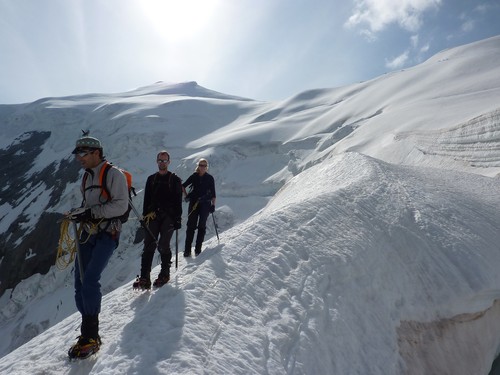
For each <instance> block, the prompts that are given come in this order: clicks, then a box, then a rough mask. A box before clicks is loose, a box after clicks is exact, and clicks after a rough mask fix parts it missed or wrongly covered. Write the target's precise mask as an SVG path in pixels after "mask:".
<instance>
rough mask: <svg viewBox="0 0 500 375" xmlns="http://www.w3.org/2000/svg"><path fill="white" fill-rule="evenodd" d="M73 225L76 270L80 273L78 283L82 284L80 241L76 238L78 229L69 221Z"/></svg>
mask: <svg viewBox="0 0 500 375" xmlns="http://www.w3.org/2000/svg"><path fill="white" fill-rule="evenodd" d="M71 222H72V223H73V230H74V231H75V246H76V259H77V260H78V270H79V271H80V281H81V283H82V284H83V264H82V256H81V254H80V239H79V238H78V229H77V227H76V221H75V220H71Z"/></svg>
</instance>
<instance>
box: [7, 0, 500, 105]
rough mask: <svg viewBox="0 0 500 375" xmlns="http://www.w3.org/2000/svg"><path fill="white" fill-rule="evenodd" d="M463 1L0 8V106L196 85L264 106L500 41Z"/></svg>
mask: <svg viewBox="0 0 500 375" xmlns="http://www.w3.org/2000/svg"><path fill="white" fill-rule="evenodd" d="M498 19H500V3H499V2H498V1H496V0H495V1H488V0H484V1H473V0H345V1H331V0H314V1H310V0H293V1H290V0H270V1H269V0H239V1H229V0H226V1H224V0H107V1H100V0H48V1H43V2H41V1H38V0H16V1H13V0H0V51H1V60H2V70H1V71H0V103H1V104H13V103H21V102H31V101H34V100H37V99H39V98H43V97H51V96H67V95H74V94H81V93H113V92H123V91H128V90H132V89H135V88H138V87H142V86H146V85H149V84H152V83H154V82H158V81H164V82H168V83H177V82H186V81H197V82H198V83H199V84H200V85H202V86H204V87H208V88H210V89H212V90H216V91H219V92H223V93H227V94H232V95H237V96H242V97H247V98H251V99H256V100H262V101H274V100H283V99H286V98H288V97H290V96H292V95H295V94H298V93H300V92H302V91H305V90H308V89H314V88H318V87H338V86H343V85H346V84H350V83H354V82H359V81H366V80H369V79H372V78H374V77H376V76H379V75H381V74H384V73H386V72H390V71H393V70H398V69H402V68H405V67H410V66H414V65H416V64H418V63H420V62H422V61H424V60H426V59H427V58H429V57H430V56H432V55H433V54H435V53H436V52H439V51H441V50H443V49H446V48H450V47H454V46H458V45H462V44H466V43H469V42H472V41H477V40H480V39H484V38H486V37H490V36H494V35H498V34H500V23H499V22H498Z"/></svg>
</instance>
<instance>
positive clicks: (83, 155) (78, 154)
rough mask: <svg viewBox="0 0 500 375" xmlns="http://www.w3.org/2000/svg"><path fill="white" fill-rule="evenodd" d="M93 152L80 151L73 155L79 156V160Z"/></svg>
mask: <svg viewBox="0 0 500 375" xmlns="http://www.w3.org/2000/svg"><path fill="white" fill-rule="evenodd" d="M94 151H95V150H81V151H78V152H77V153H76V154H75V155H76V156H79V157H81V158H84V157H85V156H87V155H88V154H90V153H92V152H94Z"/></svg>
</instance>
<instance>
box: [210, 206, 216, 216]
mask: <svg viewBox="0 0 500 375" xmlns="http://www.w3.org/2000/svg"><path fill="white" fill-rule="evenodd" d="M209 212H210V213H211V214H213V213H214V212H215V205H213V204H212V205H211V206H210V211H209Z"/></svg>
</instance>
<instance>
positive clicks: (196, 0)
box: [138, 0, 220, 43]
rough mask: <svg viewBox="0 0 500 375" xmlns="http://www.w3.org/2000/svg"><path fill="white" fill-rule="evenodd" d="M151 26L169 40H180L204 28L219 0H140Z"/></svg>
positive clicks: (188, 37)
mask: <svg viewBox="0 0 500 375" xmlns="http://www.w3.org/2000/svg"><path fill="white" fill-rule="evenodd" d="M138 3H139V4H140V7H141V8H142V11H143V12H144V14H145V16H146V17H147V19H148V21H149V22H151V26H153V27H154V28H155V30H156V31H157V32H158V33H160V34H161V35H162V37H163V38H165V39H167V40H169V41H170V42H177V43H178V42H182V41H185V40H187V39H190V38H192V37H194V36H195V35H197V34H199V33H200V32H202V31H203V30H204V29H205V26H206V25H207V24H208V23H209V22H210V19H211V18H212V17H213V16H214V14H215V11H216V9H217V8H218V6H219V4H220V0H141V1H139V2H138Z"/></svg>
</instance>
